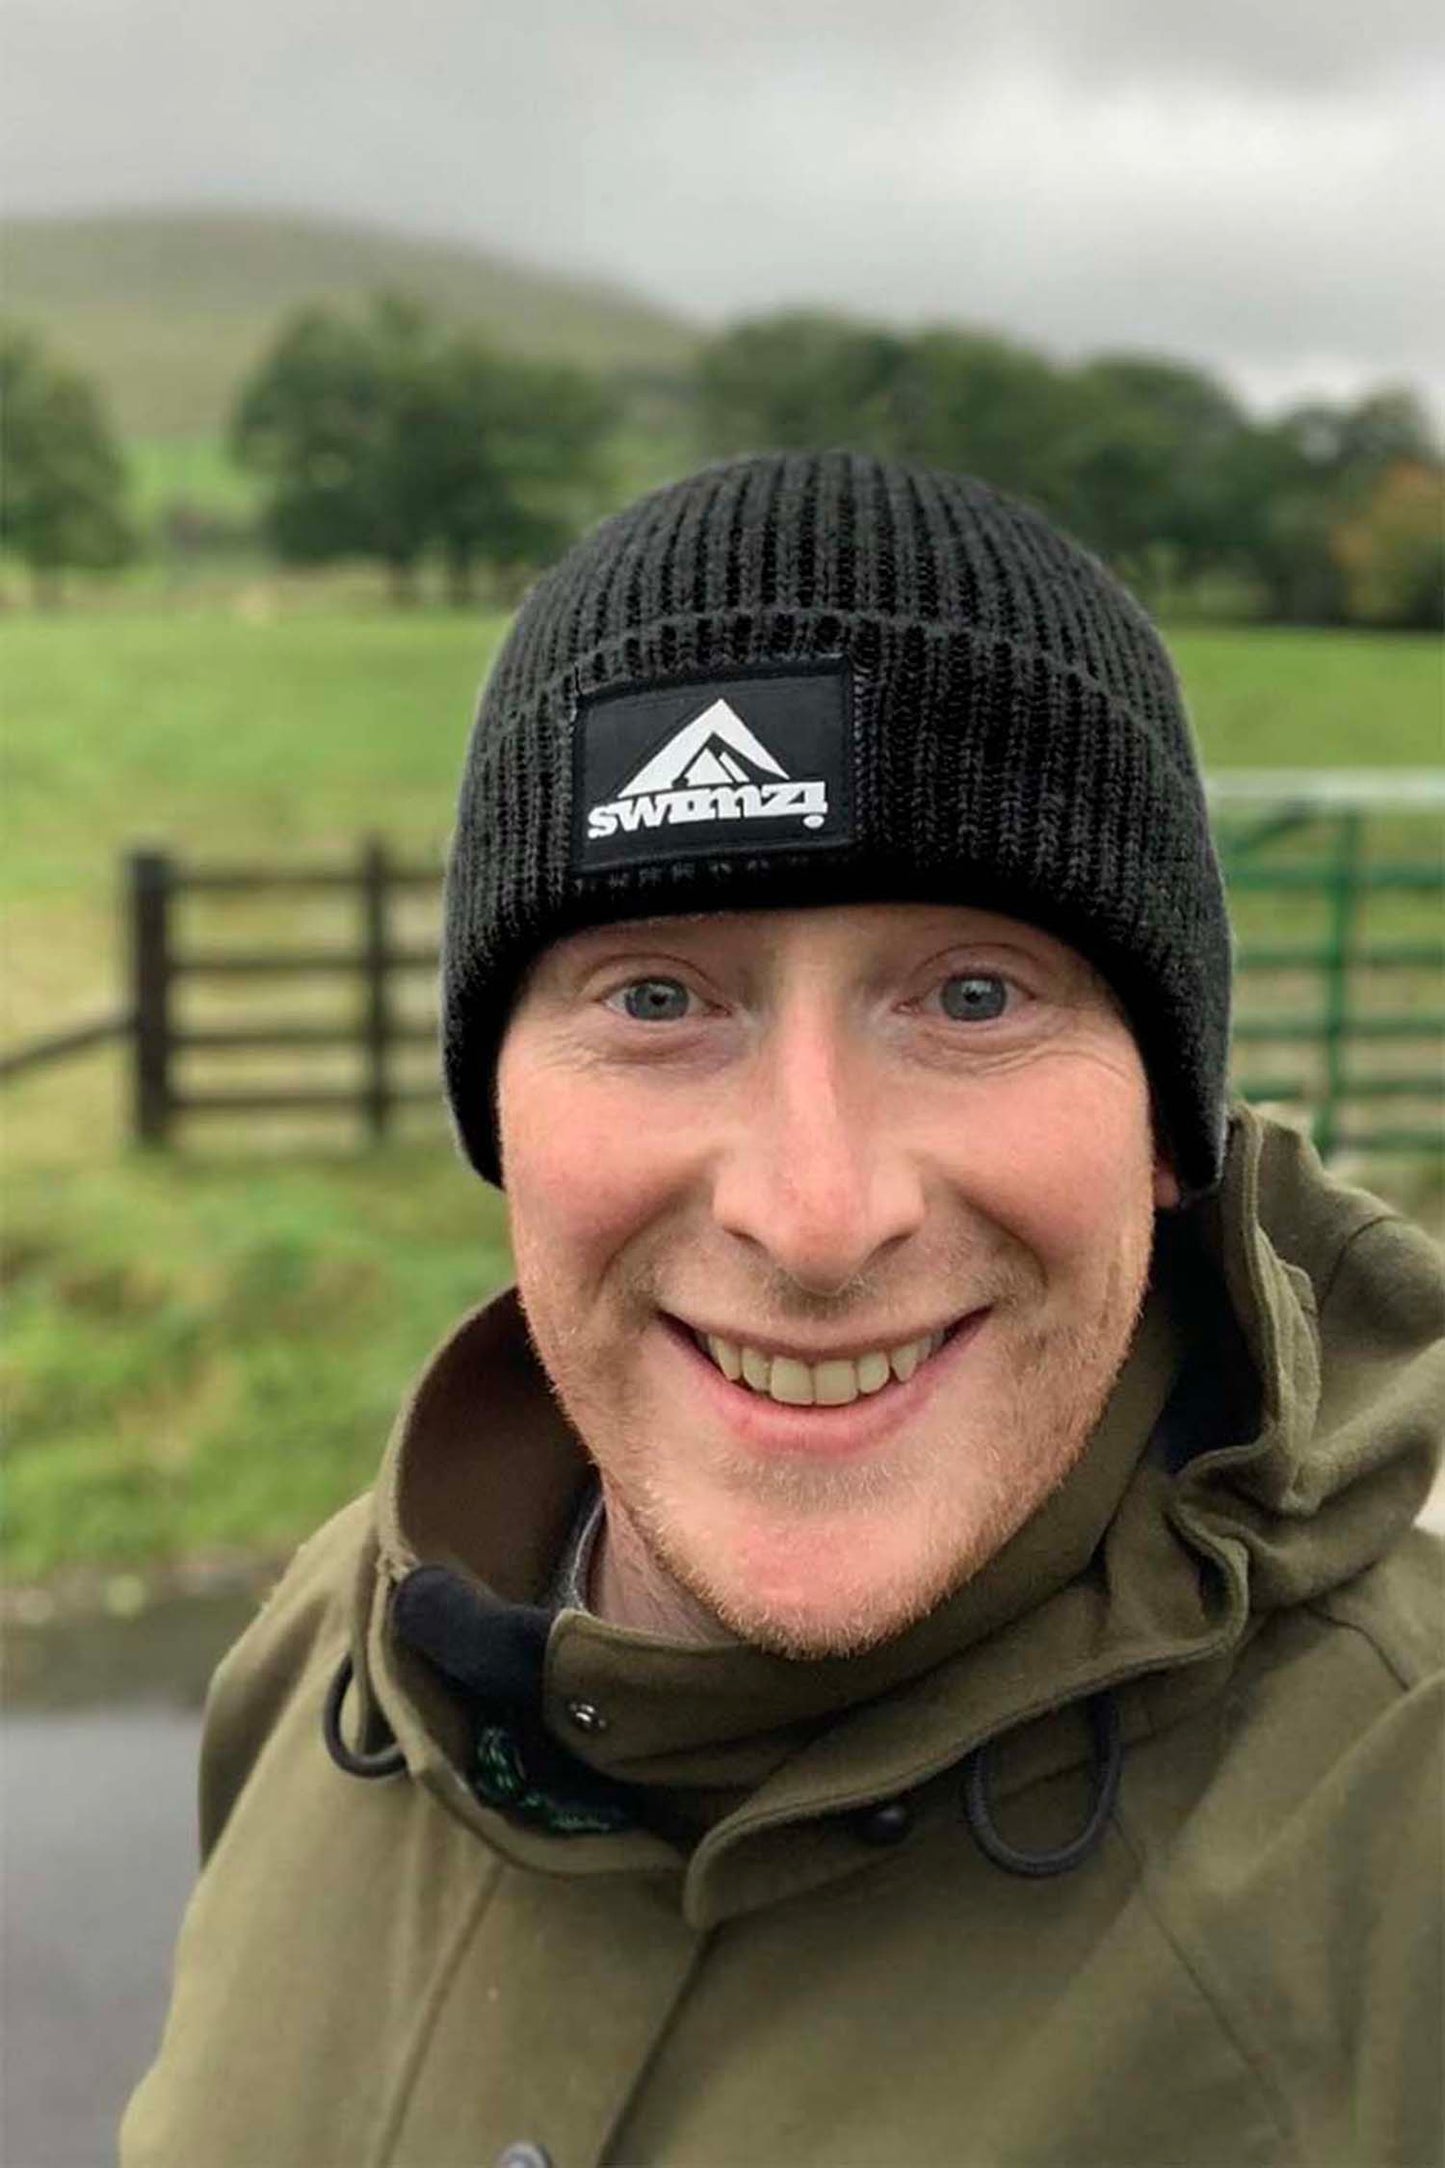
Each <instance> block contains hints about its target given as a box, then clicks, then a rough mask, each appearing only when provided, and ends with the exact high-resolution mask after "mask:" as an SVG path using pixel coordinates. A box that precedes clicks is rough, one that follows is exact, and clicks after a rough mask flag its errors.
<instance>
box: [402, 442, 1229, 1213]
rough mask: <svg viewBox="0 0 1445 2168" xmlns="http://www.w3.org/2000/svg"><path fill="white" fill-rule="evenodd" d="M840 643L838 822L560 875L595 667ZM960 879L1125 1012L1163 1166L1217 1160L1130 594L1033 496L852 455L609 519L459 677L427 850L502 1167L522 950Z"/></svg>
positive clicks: (1192, 785)
mask: <svg viewBox="0 0 1445 2168" xmlns="http://www.w3.org/2000/svg"><path fill="white" fill-rule="evenodd" d="M839 656H846V657H847V658H848V659H849V661H850V663H851V665H852V674H853V692H854V703H855V708H856V711H857V723H858V747H859V751H858V758H857V765H856V769H855V773H854V776H853V789H854V796H855V803H856V826H857V833H856V840H855V842H854V843H853V844H852V845H850V846H847V847H844V848H841V849H838V850H836V851H832V852H829V853H826V854H809V853H807V852H805V851H798V852H797V853H792V852H789V851H785V850H779V849H777V848H776V847H774V848H773V849H772V850H771V851H769V852H767V853H761V852H760V853H757V854H756V855H754V854H752V853H744V852H737V851H735V850H734V851H732V852H729V853H727V854H726V855H718V856H716V857H710V856H707V855H705V854H703V855H699V856H697V857H694V858H688V859H686V860H680V861H679V860H674V861H673V862H671V863H668V864H662V865H652V866H638V867H625V868H618V869H612V870H608V871H605V872H590V873H586V874H579V873H574V872H573V871H572V870H571V865H570V821H571V813H572V806H571V793H572V773H573V769H572V759H571V734H572V729H573V723H574V719H575V713H576V708H577V703H578V701H579V700H581V699H583V698H585V697H587V696H589V695H592V694H596V693H600V692H605V691H607V690H608V689H609V688H612V687H615V686H622V685H629V684H637V683H639V682H666V681H668V680H671V679H678V678H687V677H696V676H700V675H712V676H715V677H718V678H726V677H727V675H728V674H729V672H730V671H733V670H736V669H741V668H747V667H749V666H754V665H757V664H759V663H786V662H790V661H814V660H818V659H823V658H831V657H839ZM864 901H895V902H908V901H934V902H952V903H959V904H973V905H978V906H985V907H989V908H993V909H997V910H1000V911H1004V912H1007V913H1009V914H1010V915H1012V916H1015V917H1020V918H1024V919H1027V920H1029V921H1031V922H1033V923H1035V924H1038V925H1041V926H1044V927H1046V928H1047V929H1049V930H1050V931H1052V932H1054V933H1055V934H1057V935H1058V936H1059V937H1060V938H1061V939H1063V940H1065V941H1067V942H1068V943H1069V944H1070V945H1071V946H1072V947H1074V948H1076V949H1078V950H1079V951H1080V952H1081V953H1082V954H1084V955H1086V956H1088V957H1089V958H1090V959H1091V960H1092V961H1093V962H1094V963H1095V964H1096V965H1097V967H1098V968H1099V970H1100V971H1101V972H1102V973H1103V974H1104V976H1105V978H1106V979H1108V981H1109V982H1110V984H1111V985H1112V986H1113V988H1114V990H1115V992H1116V994H1117V996H1118V997H1119V999H1120V1001H1121V1002H1122V1004H1123V1006H1124V1008H1125V1010H1126V1013H1127V1014H1128V1016H1129V1019H1130V1022H1131V1025H1132V1028H1133V1030H1134V1033H1135V1036H1136V1038H1137V1040H1138V1042H1139V1046H1140V1050H1141V1052H1142V1054H1143V1057H1144V1061H1145V1065H1146V1067H1147V1069H1148V1071H1149V1074H1150V1079H1151V1082H1152V1085H1153V1088H1154V1093H1155V1099H1156V1104H1157V1106H1158V1109H1159V1112H1160V1116H1161V1120H1162V1123H1163V1127H1164V1131H1165V1137H1166V1141H1167V1143H1168V1145H1169V1147H1170V1150H1171V1152H1172V1154H1173V1157H1174V1162H1175V1167H1176V1171H1177V1172H1178V1174H1179V1176H1180V1179H1181V1181H1182V1182H1183V1183H1184V1185H1185V1187H1186V1189H1187V1190H1189V1191H1191V1192H1197V1191H1200V1190H1203V1189H1205V1188H1207V1187H1209V1186H1210V1185H1211V1184H1212V1183H1213V1182H1214V1181H1215V1179H1216V1178H1217V1176H1218V1172H1219V1167H1220V1163H1221V1153H1222V1144H1223V1133H1224V1089H1225V1063H1226V1057H1227V1045H1228V1028H1229V985H1230V947H1229V933H1228V924H1227V920H1226V915H1225V906H1224V896H1223V889H1222V885H1221V882H1220V877H1219V869H1218V865H1217V862H1216V858H1215V854H1214V849H1213V845H1212V842H1211V839H1210V834H1209V826H1208V820H1207V817H1206V813H1205V807H1204V798H1203V791H1202V788H1201V785H1200V779H1199V772H1198V768H1197V764H1196V761H1195V757H1194V751H1193V747H1192V744H1191V741H1190V735H1189V728H1188V723H1187V721H1186V718H1185V714H1184V709H1183V703H1182V701H1181V698H1180V694H1179V689H1178V685H1177V683H1176V680H1175V677H1174V673H1173V670H1172V668H1171V666H1170V663H1169V659H1168V657H1167V655H1166V653H1165V651H1164V648H1163V646H1162V644H1161V642H1160V640H1159V637H1158V635H1157V634H1156V632H1155V631H1154V628H1153V626H1152V625H1151V624H1150V622H1149V620H1148V618H1147V617H1146V616H1145V614H1144V612H1143V611H1142V610H1141V609H1140V607H1139V606H1138V604H1137V603H1136V602H1135V601H1134V600H1133V598H1132V597H1131V596H1130V595H1128V594H1127V593H1126V591H1125V590H1124V589H1123V588H1122V587H1121V586H1120V585H1119V583H1118V582H1117V581H1116V580H1115V579H1114V578H1113V577H1112V575H1111V574H1110V573H1109V572H1107V571H1106V570H1105V568H1104V567H1103V566H1102V565H1101V564H1099V563H1098V561H1097V560H1096V559H1094V558H1093V557H1091V556H1089V555H1088V554H1087V553H1086V552H1085V551H1083V550H1081V549H1080V548H1079V547H1078V546H1077V545H1076V544H1074V543H1073V542H1071V541H1069V540H1068V539H1067V538H1066V537H1064V536H1062V535H1061V534H1059V533H1058V532H1057V531H1056V530H1055V529H1054V528H1053V527H1051V526H1050V525H1049V524H1048V522H1047V521H1046V520H1044V519H1043V518H1042V517H1041V516H1040V515H1039V514H1038V513H1036V512H1033V511H1031V510H1030V509H1028V507H1026V506H1024V505H1021V504H1018V503H1016V502H1014V501H1013V500H1011V499H1009V498H1007V497H1003V496H1000V495H999V494H998V493H997V492H996V491H994V490H992V489H989V488H986V487H985V486H984V485H982V484H981V483H978V482H974V481H970V480H968V479H966V478H964V477H962V476H958V475H950V474H937V473H929V472H922V471H918V470H908V469H903V468H899V467H896V466H892V465H888V464H885V463H883V462H881V461H878V460H874V459H869V458H864V457H861V456H858V455H854V454H849V453H823V454H779V455H769V456H764V457H758V458H749V459H742V460H735V461H730V462H728V463H727V464H725V465H722V466H717V467H712V468H709V469H707V470H705V471H704V472H703V473H701V474H698V475H695V476H693V477H691V478H690V479H688V480H686V481H683V482H679V483H676V484H674V485H672V486H671V487H669V488H667V489H663V490H659V491H657V492H656V493H655V494H654V495H652V496H650V497H646V498H644V499H643V500H642V501H641V502H640V503H638V504H636V505H634V506H632V507H631V508H630V509H629V510H628V511H625V512H623V513H620V514H618V515H617V516H616V517H615V518H613V519H610V520H607V521H605V522H604V523H603V524H602V525H601V526H600V527H598V528H597V529H596V530H595V531H594V532H593V533H592V534H591V535H589V536H588V537H587V538H586V539H585V540H584V541H582V542H581V543H579V544H578V545H577V547H576V548H575V549H573V550H572V551H571V552H570V553H569V554H568V555H567V556H566V557H565V558H564V559H563V560H562V561H561V563H560V564H558V565H557V566H555V567H554V568H553V570H552V571H550V572H549V573H547V574H546V575H545V577H544V578H543V579H542V580H540V581H539V582H538V584H537V586H536V587H535V588H534V589H533V590H532V592H531V594H530V595H529V597H528V598H527V601H526V602H525V604H524V605H523V607H522V609H521V611H520V612H519V614H518V617H517V619H516V622H515V624H514V626H513V628H512V631H511V633H510V634H509V636H508V638H507V640H506V642H505V644H504V646H503V649H502V651H501V654H500V655H499V657H498V658H497V662H496V665H495V668H494V669H493V671H492V675H491V678H490V680H489V682H488V685H487V687H486V690H485V693H484V695H483V698H482V702H481V707H480V711H479V713H478V716H477V721H476V726H475V728H474V730H473V733H472V740H471V745H470V749H469V753H468V758H467V766H466V773H465V776H464V780H463V784H462V793H461V803H460V807H459V812H458V819H457V826H456V831H455V837H454V842H453V848H452V856H451V862H450V866H449V869H448V876H447V894H446V920H445V934H444V953H443V988H442V991H443V1035H444V1057H445V1066H446V1079H447V1089H448V1093H449V1096H450V1099H451V1105H452V1110H453V1114H454V1116H455V1119H456V1123H457V1127H458V1131H459V1134H460V1136H461V1139H462V1142H463V1144H464V1146H465V1149H466V1151H467V1153H468V1155H469V1157H470V1158H471V1160H472V1163H473V1164H474V1166H476V1168H477V1169H478V1171H479V1172H480V1173H482V1174H484V1175H485V1176H486V1177H487V1178H488V1179H489V1180H493V1181H495V1180H496V1179H497V1178H498V1167H497V1157H496V1138H495V1129H494V1111H493V1099H494V1072H495V1066H496V1058H497V1051H498V1046H499V1042H500V1038H501V1034H502V1032H503V1030H504V1029H505V1025H506V1019H507V1013H508V1009H509V1006H510V1003H511V1001H512V998H513V996H514V994H515V992H516V989H517V986H518V983H519V981H520V978H521V976H522V974H523V973H524V972H525V970H526V967H527V966H528V964H529V963H530V962H531V960H532V959H533V958H534V957H535V956H536V955H537V954H538V953H539V951H540V950H541V949H543V948H544V947H546V946H547V945H548V944H549V943H550V942H552V941H554V940H556V939H557V938H558V937H559V936H561V935H562V934H564V933H567V932H570V931H573V930H575V929H576V928H578V927H579V926H584V925H591V924H597V923H601V922H603V921H606V920H613V919H621V918H630V917H640V916H644V915H655V914H660V913H666V912H671V911H697V910H700V909H701V910H729V909H731V910H753V909H760V908H763V907H764V906H768V905H775V906H780V905H789V904H792V905H804V904H826V903H843V902H864Z"/></svg>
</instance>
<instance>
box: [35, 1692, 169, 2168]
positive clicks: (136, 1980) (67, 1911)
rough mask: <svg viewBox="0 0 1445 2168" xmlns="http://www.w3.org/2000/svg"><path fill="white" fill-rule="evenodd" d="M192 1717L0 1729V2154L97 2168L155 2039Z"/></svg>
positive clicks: (140, 1711) (164, 1715)
mask: <svg viewBox="0 0 1445 2168" xmlns="http://www.w3.org/2000/svg"><path fill="white" fill-rule="evenodd" d="M199 1729H200V1719H199V1715H198V1713H197V1712H195V1711H188V1710H176V1709H167V1708H134V1707H132V1708H126V1709H122V1710H104V1711H91V1712H87V1713H84V1714H65V1715H41V1714H24V1715H14V1716H11V1717H9V1718H8V1719H7V1720H6V1722H5V1724H4V1725H3V1727H0V1872H3V1880H4V1889H3V1909H4V1927H5V1933H4V1943H3V1952H0V2036H3V2041H4V2046H3V2050H0V2054H3V2062H0V2085H3V2090H0V2161H3V2162H4V2168H103V2164H110V2163H113V2162H114V2160H115V2132H116V2125H117V2123H118V2121H119V2117H120V2111H121V2109H122V2107H123V2106H124V2104H125V2102H126V2100H127V2099H128V2097H129V2095H130V2093H131V2091H132V2090H133V2088H134V2086H135V2084H136V2082H137V2080H138V2079H139V2077H140V2076H141V2074H142V2072H143V2071H144V2070H145V2068H146V2066H147V2064H148V2063H149V2061H150V2059H151V2057H152V2056H153V2054H154V2053H155V2049H156V2046H157V2043H158V2040H159V2037H160V2027H161V2022H162V2019H163V2017H164V2013H165V2007H166V2001H167V1997H168V1992H169V1984H170V1966H171V1950H172V1946H173V1944H174V1941H175V1934H176V1929H177V1927H178V1925H179V1923H180V1917H181V1912H182V1909H183V1907H184V1905H185V1901H186V1897H187V1894H188V1892H189V1889H190V1885H191V1881H192V1877H193V1874H194V1869H195V1857H196V1839H195V1805H194V1801H195V1781H196V1744H197V1738H198V1734H199Z"/></svg>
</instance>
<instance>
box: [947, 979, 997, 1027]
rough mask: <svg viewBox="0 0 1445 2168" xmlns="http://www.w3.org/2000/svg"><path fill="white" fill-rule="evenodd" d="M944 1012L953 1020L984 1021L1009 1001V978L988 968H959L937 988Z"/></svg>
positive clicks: (960, 1022) (966, 1022)
mask: <svg viewBox="0 0 1445 2168" xmlns="http://www.w3.org/2000/svg"><path fill="white" fill-rule="evenodd" d="M938 999H939V1004H940V1006H941V1007H942V1010H943V1013H944V1015H945V1016H947V1017H950V1018H951V1019H952V1020H953V1022H954V1023H955V1024H987V1023H989V1022H991V1021H992V1019H993V1018H994V1017H996V1016H1002V1015H1003V1013H1004V1011H1005V1009H1006V1008H1007V1007H1008V1005H1009V982H1008V980H1007V979H1001V978H999V976H998V975H997V973H996V972H992V971H960V972H957V973H956V974H955V975H954V977H952V978H950V979H945V980H944V982H943V984H942V986H941V987H940V988H939V990H938Z"/></svg>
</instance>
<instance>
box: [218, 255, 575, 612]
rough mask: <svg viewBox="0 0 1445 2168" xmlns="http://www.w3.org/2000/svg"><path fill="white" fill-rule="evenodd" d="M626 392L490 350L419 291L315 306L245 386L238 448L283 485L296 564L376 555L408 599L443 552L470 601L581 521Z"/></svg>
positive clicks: (273, 531) (455, 587)
mask: <svg viewBox="0 0 1445 2168" xmlns="http://www.w3.org/2000/svg"><path fill="white" fill-rule="evenodd" d="M611 419H612V410H611V403H610V401H609V400H608V398H607V397H606V395H605V393H604V392H603V391H602V389H601V388H600V387H599V386H598V385H596V384H595V383H594V382H592V381H591V380H590V379H589V378H587V377H585V376H583V375H581V374H580V372H578V371H576V370H572V369H567V368H561V367H544V366H541V365H539V364H536V363H532V362H525V361H518V360H513V359H511V358H510V357H506V356H502V355H500V354H494V353H491V352H489V351H488V350H487V349H486V348H484V347H482V346H480V345H478V344H477V343H476V342H475V341H473V340H472V339H470V338H469V337H468V336H466V335H465V334H463V333H459V332H453V331H449V330H447V329H446V328H445V327H443V326H441V325H440V324H438V323H437V322H436V320H435V319H433V318H432V317H429V316H428V315H426V314H425V313H424V312H423V311H422V310H421V309H419V308H417V307H415V306H414V305H412V304H411V303H409V302H407V301H403V300H399V299H396V298H394V297H380V298H378V299H376V300H375V301H373V303H372V304H371V307H370V309H369V311H368V312H367V314H366V315H365V316H364V317H362V318H361V319H360V320H353V319H351V318H348V317H346V316H344V315H341V314H338V313H337V312H336V311H334V310H331V309H326V308H312V309H308V310H306V311H304V312H303V313H302V314H301V315H299V316H297V317H295V318H293V319H292V321H291V322H290V323H289V324H288V325H286V326H285V327H284V328H283V330H282V332H281V335H280V337H279V339H278V340H277V343H276V345H275V346H274V347H273V349H272V351H271V353H270V354H269V355H268V356H267V358H266V359H265V360H264V361H263V362H262V364H261V366H260V368H259V369H258V370H257V372H256V374H255V375H254V376H253V377H252V378H251V380H250V382H249V383H248V384H247V385H246V387H245V388H244V390H243V392H242V396H241V399H240V402H239V404H238V407H237V410H236V415H235V420H234V423H233V430H232V435H233V441H234V443H235V447H236V451H237V455H238V457H239V458H240V459H241V461H242V462H243V464H245V465H246V466H248V467H250V468H251V469H252V471H253V472H255V473H257V474H259V475H260V476H262V478H263V479H264V480H265V481H266V482H267V483H268V484H269V486H270V498H269V503H268V506H267V510H266V524H267V528H268V531H269V533H270V536H271V539H272V541H273V543H274V545H275V547H276V549H277V551H278V552H279V554H280V555H281V556H282V557H283V558H284V559H286V560H288V561H289V562H292V563H302V564H307V563H309V564H325V563H330V562H333V561H335V560H336V559H338V558H342V557H348V556H353V557H371V558H374V559H377V560H379V561H380V562H381V563H383V564H384V565H386V566H387V568H388V570H389V572H390V574H391V579H392V585H393V589H394V591H395V592H396V594H397V595H398V597H404V596H405V595H407V594H408V593H409V592H410V591H411V588H412V583H413V581H414V579H415V576H416V574H417V571H418V569H419V568H420V566H421V565H422V563H423V562H424V561H425V560H426V559H428V558H429V557H432V556H440V557H441V558H442V559H443V561H444V562H445V564H446V566H447V569H448V574H449V578H450V581H451V586H452V591H453V593H454V595H455V596H456V597H457V598H458V599H462V598H463V597H464V596H465V595H466V593H467V592H468V590H469V586H470V581H471V577H472V572H473V568H474V566H475V565H476V564H478V563H490V564H494V565H500V566H508V567H515V566H518V565H523V564H528V565H530V564H536V563H539V562H541V561H543V560H544V559H545V558H546V557H548V556H550V555H552V554H553V553H554V552H555V551H556V550H558V549H560V548H561V547H562V546H564V544H565V543H566V542H567V541H568V539H569V538H570V536H571V534H572V532H573V531H574V529H575V527H576V525H577V509H578V503H579V499H580V497H581V495H582V494H583V493H584V492H585V490H586V487H587V485H588V483H589V481H591V480H592V479H593V477H594V474H595V467H596V462H597V458H598V454H599V450H600V446H601V442H602V438H603V436H604V433H605V431H606V430H607V428H608V427H609V425H610V423H611Z"/></svg>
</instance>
